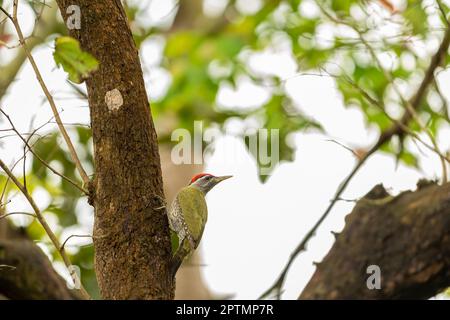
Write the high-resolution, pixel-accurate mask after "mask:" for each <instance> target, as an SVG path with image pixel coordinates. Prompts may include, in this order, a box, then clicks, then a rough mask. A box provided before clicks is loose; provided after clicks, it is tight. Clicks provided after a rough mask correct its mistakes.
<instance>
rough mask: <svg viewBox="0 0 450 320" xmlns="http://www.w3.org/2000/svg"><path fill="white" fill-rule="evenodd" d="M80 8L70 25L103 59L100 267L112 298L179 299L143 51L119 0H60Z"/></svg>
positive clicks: (98, 120)
mask: <svg viewBox="0 0 450 320" xmlns="http://www.w3.org/2000/svg"><path fill="white" fill-rule="evenodd" d="M57 3H58V6H59V8H60V11H61V13H62V15H63V18H64V20H65V21H67V18H68V17H67V15H66V9H67V7H68V6H70V5H78V6H79V7H80V9H81V29H80V30H70V34H71V36H73V37H74V38H76V39H78V40H79V41H80V44H81V47H82V48H83V50H85V51H87V52H89V53H91V54H92V55H93V56H95V57H96V58H97V60H99V62H100V66H99V69H98V71H96V72H95V73H93V74H92V76H91V77H89V79H88V80H87V81H86V84H87V89H88V99H89V106H90V115H91V126H92V133H93V141H94V156H95V177H94V179H93V183H92V185H91V186H90V190H92V196H91V204H93V205H94V207H95V225H94V245H95V270H96V274H97V279H98V284H99V288H100V293H101V295H102V297H103V298H105V299H172V298H173V297H174V283H173V279H172V278H171V276H170V272H169V263H170V257H171V249H170V239H169V229H168V222H167V217H166V215H165V214H164V213H165V211H164V210H163V209H161V206H162V205H163V203H164V202H163V198H164V193H163V183H162V177H161V167H160V159H159V153H158V143H157V137H156V132H155V128H154V125H153V121H152V118H151V114H150V108H149V103H148V98H147V94H146V91H145V87H144V80H143V76H142V70H141V65H140V61H139V57H138V52H137V49H136V46H135V44H134V41H133V38H132V35H131V31H130V28H129V26H128V21H127V17H126V14H125V12H124V10H123V8H122V5H121V2H120V1H119V0H97V1H92V0H57Z"/></svg>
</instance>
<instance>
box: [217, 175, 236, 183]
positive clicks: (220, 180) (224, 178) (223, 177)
mask: <svg viewBox="0 0 450 320" xmlns="http://www.w3.org/2000/svg"><path fill="white" fill-rule="evenodd" d="M232 177H233V176H221V177H216V184H218V183H219V182H222V181H224V180H227V179H230V178H232Z"/></svg>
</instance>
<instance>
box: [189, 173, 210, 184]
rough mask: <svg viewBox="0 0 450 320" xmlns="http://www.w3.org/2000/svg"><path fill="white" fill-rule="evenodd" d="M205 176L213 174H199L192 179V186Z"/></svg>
mask: <svg viewBox="0 0 450 320" xmlns="http://www.w3.org/2000/svg"><path fill="white" fill-rule="evenodd" d="M204 176H212V174H209V173H199V174H196V175H195V176H193V177H192V179H191V184H192V183H194V182H195V181H197V180H198V179H200V178H202V177H204Z"/></svg>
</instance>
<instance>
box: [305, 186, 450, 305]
mask: <svg viewBox="0 0 450 320" xmlns="http://www.w3.org/2000/svg"><path fill="white" fill-rule="evenodd" d="M370 265H375V266H378V267H379V268H380V271H381V288H380V289H379V290H377V289H372V290H370V289H369V288H368V285H367V281H368V278H369V277H371V276H372V275H374V274H375V273H373V271H371V272H369V273H368V271H367V270H368V269H367V268H368V267H369V266H370ZM369 282H370V283H371V284H373V282H371V280H370V279H369ZM448 286H450V183H447V184H445V185H443V186H437V185H435V184H432V183H431V184H430V183H421V184H419V188H418V190H417V191H415V192H410V191H408V192H404V193H402V194H400V195H399V196H397V197H391V196H390V195H388V193H387V192H386V191H385V190H384V188H383V187H382V186H381V185H379V186H376V187H375V188H374V189H373V190H372V191H371V192H370V193H369V194H367V195H366V196H365V197H364V198H363V199H362V200H360V201H358V203H357V204H356V206H355V208H354V209H353V211H352V213H351V214H349V215H348V216H347V218H346V225H345V228H344V230H343V231H342V233H341V234H339V235H338V236H337V238H336V242H335V243H334V245H333V247H332V248H331V250H330V252H329V253H328V254H327V256H326V257H325V258H324V259H323V261H322V262H321V263H319V264H318V265H317V269H316V271H315V273H314V275H313V277H312V278H311V280H310V281H309V283H308V284H307V286H306V288H305V289H304V290H303V292H302V294H301V295H300V297H299V298H300V299H427V298H430V297H432V296H434V295H436V294H437V293H439V292H441V291H442V290H443V289H445V288H446V287H448Z"/></svg>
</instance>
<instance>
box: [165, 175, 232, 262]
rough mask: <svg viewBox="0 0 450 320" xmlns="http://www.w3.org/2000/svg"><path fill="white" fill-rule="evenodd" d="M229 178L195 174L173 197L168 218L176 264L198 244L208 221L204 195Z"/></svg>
mask: <svg viewBox="0 0 450 320" xmlns="http://www.w3.org/2000/svg"><path fill="white" fill-rule="evenodd" d="M231 177H232V176H221V177H216V176H213V175H211V174H209V173H200V174H197V175H195V176H194V177H193V178H192V179H191V181H190V183H189V185H187V186H186V187H184V188H182V189H181V190H180V191H179V192H178V194H177V195H176V196H175V199H174V200H173V202H172V206H171V208H170V211H169V212H168V218H169V225H170V229H171V230H172V231H174V233H175V234H176V235H177V237H178V248H177V250H176V251H175V250H174V251H175V254H174V256H178V260H179V261H178V264H180V263H181V262H182V260H183V259H184V257H186V256H187V255H189V254H190V253H191V252H192V251H194V250H195V249H196V248H197V247H198V245H199V243H200V240H201V238H202V235H203V230H204V229H205V224H206V220H207V219H208V208H207V206H206V200H205V196H206V194H207V193H208V191H210V190H211V189H212V188H213V187H214V186H216V185H217V184H218V183H219V182H221V181H224V180H226V179H229V178H231ZM178 266H179V265H178ZM178 266H176V269H177V268H178Z"/></svg>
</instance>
